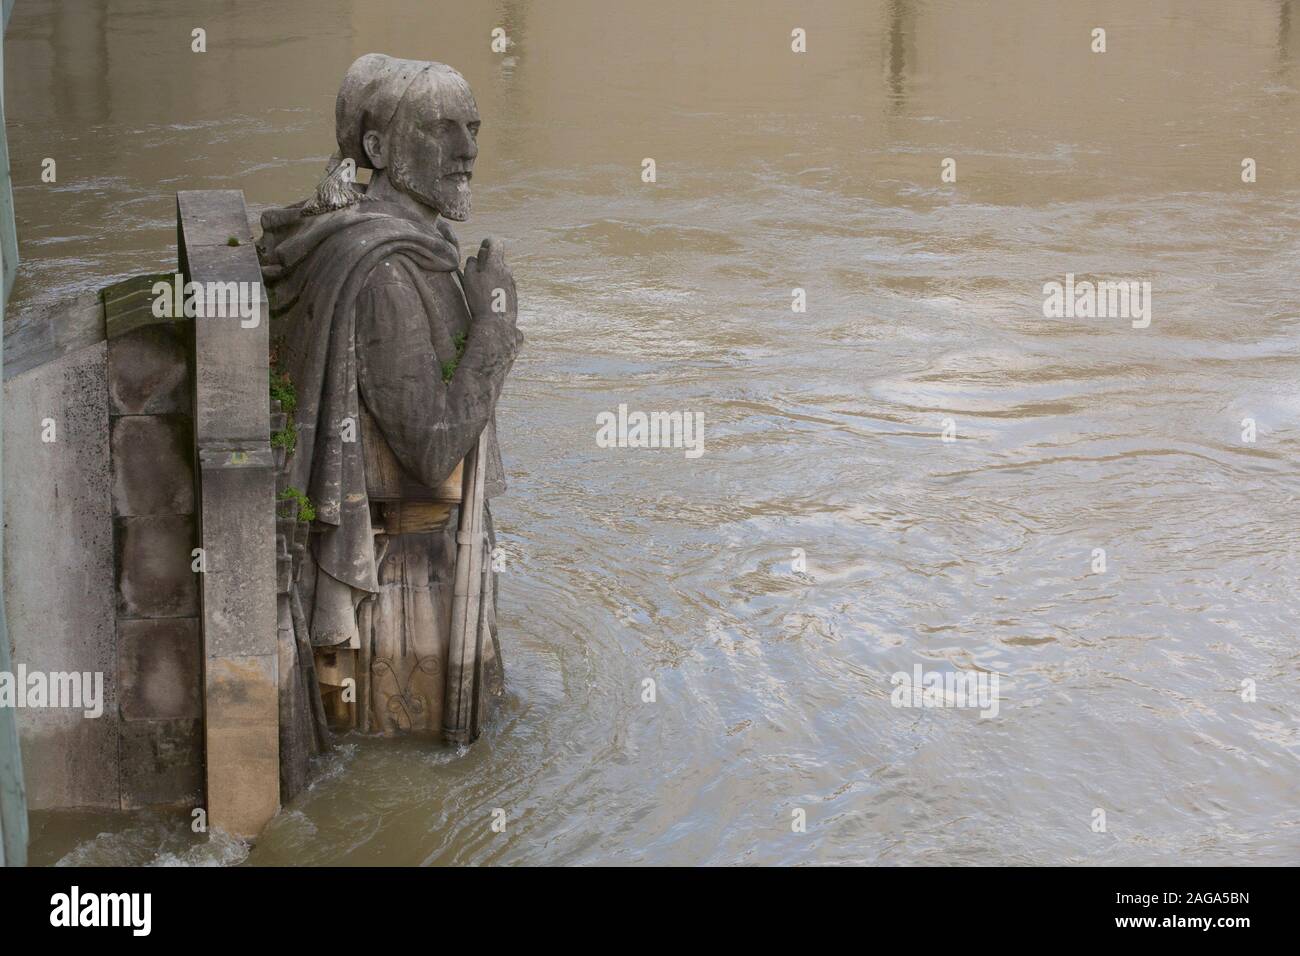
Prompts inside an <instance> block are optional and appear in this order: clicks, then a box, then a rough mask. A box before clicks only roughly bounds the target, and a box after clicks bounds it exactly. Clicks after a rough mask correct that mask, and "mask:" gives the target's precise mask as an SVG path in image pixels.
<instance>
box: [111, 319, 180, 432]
mask: <svg viewBox="0 0 1300 956" xmlns="http://www.w3.org/2000/svg"><path fill="white" fill-rule="evenodd" d="M187 334H188V333H187V331H186V329H185V327H184V326H183V325H182V324H180V323H175V322H156V323H154V324H151V325H144V326H140V327H138V328H134V329H131V330H130V331H128V332H124V333H122V334H121V335H114V336H112V337H111V338H110V339H109V341H108V362H109V365H108V371H109V375H108V394H109V400H110V402H111V405H110V409H111V411H112V414H114V415H156V414H162V413H185V414H188V413H189V411H190V367H189V361H188V358H187V354H186V353H187V350H188V343H187V341H186V337H187Z"/></svg>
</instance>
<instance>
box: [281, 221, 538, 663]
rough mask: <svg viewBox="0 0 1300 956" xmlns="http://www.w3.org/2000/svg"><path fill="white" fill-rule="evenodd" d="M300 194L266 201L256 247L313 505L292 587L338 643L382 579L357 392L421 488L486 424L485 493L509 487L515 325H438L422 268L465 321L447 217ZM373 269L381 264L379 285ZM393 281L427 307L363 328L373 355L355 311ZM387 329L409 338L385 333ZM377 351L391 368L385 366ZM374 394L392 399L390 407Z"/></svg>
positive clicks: (407, 298) (296, 467)
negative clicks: (424, 218) (287, 200)
mask: <svg viewBox="0 0 1300 956" xmlns="http://www.w3.org/2000/svg"><path fill="white" fill-rule="evenodd" d="M302 206H303V204H301V203H300V204H297V205H295V206H290V207H286V208H284V209H275V210H270V211H267V212H265V213H263V215H262V228H263V240H262V242H261V243H260V244H259V252H260V253H261V256H262V271H263V277H264V279H265V281H266V283H267V296H268V299H269V301H270V304H271V314H272V335H273V341H275V343H276V349H277V355H276V358H277V363H278V365H279V367H280V368H281V369H282V370H283V371H285V372H287V373H288V374H289V377H290V379H291V381H292V383H293V386H294V388H295V390H296V393H297V407H296V410H295V412H294V423H295V427H296V430H297V444H296V449H295V451H294V453H293V456H292V458H291V460H290V462H289V468H290V484H291V485H292V486H293V487H295V488H298V489H301V490H303V491H305V492H306V494H307V495H308V497H309V498H310V500H311V502H312V505H313V506H314V507H315V510H316V520H315V524H314V525H313V534H312V536H311V537H312V546H311V548H310V549H309V550H310V555H309V557H310V558H312V559H314V560H313V562H311V563H314V565H315V567H314V569H313V568H311V567H310V563H309V565H308V567H305V568H304V573H303V576H302V577H303V578H304V579H305V580H303V581H302V582H301V587H300V592H301V593H302V595H303V606H304V610H305V611H306V613H307V614H308V615H309V616H310V617H309V628H310V633H311V640H312V643H313V644H316V645H335V644H341V643H344V642H346V641H349V640H350V639H353V638H355V637H356V634H357V630H356V627H357V625H356V617H355V608H356V605H357V603H358V602H359V601H360V600H361V599H362V598H364V597H365V596H366V595H367V594H372V593H377V592H378V590H379V584H378V581H377V574H376V565H375V557H376V556H375V544H374V531H373V528H372V525H371V509H370V501H369V498H368V495H367V492H366V476H365V467H364V455H363V451H362V442H361V436H360V434H359V432H360V428H361V421H362V416H361V403H362V401H363V397H362V392H363V391H366V392H367V398H369V396H370V394H371V393H373V395H374V397H375V399H376V400H379V399H382V400H383V401H382V402H378V401H376V402H370V403H368V404H370V406H371V407H370V412H371V413H372V415H374V420H375V421H376V422H377V424H378V427H379V428H380V430H381V431H382V432H383V434H384V437H385V438H386V439H387V440H388V443H389V445H390V447H391V448H392V450H393V452H394V454H395V456H396V458H397V460H398V461H399V462H400V463H401V464H402V465H403V467H404V468H405V469H406V470H407V471H408V473H409V474H411V475H412V476H413V477H414V478H415V479H416V480H417V481H419V482H422V483H423V484H424V485H426V486H428V487H434V486H436V485H437V484H439V483H440V482H441V481H443V480H444V479H445V478H446V477H447V476H448V475H449V474H450V473H451V471H452V470H453V469H454V467H455V465H456V463H457V462H459V461H460V459H461V458H463V457H464V455H465V454H466V453H467V452H468V451H469V449H470V448H471V447H472V446H473V444H474V442H475V441H476V440H477V438H478V434H479V431H480V430H481V429H483V428H484V427H486V428H487V429H488V438H489V441H488V453H489V454H488V471H487V476H486V495H487V496H488V497H492V496H494V495H496V494H500V493H501V492H503V491H504V490H505V481H504V476H503V469H502V467H501V457H500V451H499V449H498V447H497V443H496V429H495V412H494V408H495V402H496V399H497V396H498V395H499V392H500V388H501V383H502V382H503V380H504V377H505V374H506V372H507V371H508V370H509V368H510V365H511V364H512V363H513V361H514V357H515V355H516V354H517V352H518V348H519V346H520V344H521V342H522V339H523V337H522V335H521V334H520V333H519V332H518V331H517V330H515V329H514V328H512V327H510V326H509V325H508V324H507V323H506V322H505V321H504V319H502V318H500V317H497V316H492V315H489V316H485V317H481V318H476V319H473V320H471V321H468V327H467V328H466V329H448V328H445V324H446V323H445V322H444V321H443V320H442V315H443V314H445V313H446V312H447V309H446V306H445V305H443V304H440V299H439V295H438V290H437V289H435V288H433V287H431V283H430V277H431V276H433V277H436V276H437V275H438V274H440V273H450V274H451V276H450V277H449V278H452V279H453V280H454V282H455V286H454V288H455V290H456V295H457V297H458V301H459V302H460V303H461V306H462V311H463V313H464V316H465V317H466V320H468V309H467V308H464V307H463V302H464V299H463V293H461V291H460V290H461V284H460V279H461V275H460V272H459V262H460V253H459V247H458V245H457V243H456V238H455V236H454V234H453V233H452V232H451V229H450V227H449V226H447V224H446V222H445V221H443V220H439V221H438V224H437V228H436V229H432V228H430V227H429V226H428V225H426V224H424V223H422V222H418V221H416V220H414V219H412V218H409V216H408V213H407V212H406V210H404V209H402V208H401V207H400V206H396V205H394V204H390V203H381V202H371V201H362V202H361V203H359V204H355V205H352V206H348V207H345V208H343V209H339V210H336V211H332V212H327V213H324V214H321V215H304V214H303V211H302ZM376 270H382V272H381V273H379V275H380V276H381V277H383V282H382V283H381V284H380V285H377V284H376V281H375V279H374V274H375V273H376ZM389 288H392V289H397V290H398V291H400V292H402V293H403V296H402V297H401V298H400V299H394V300H392V302H393V303H400V308H401V309H402V310H410V309H415V310H419V311H422V312H423V313H424V314H423V315H422V316H410V315H399V316H389V315H384V316H383V318H385V319H388V320H392V321H394V322H396V323H397V324H398V325H400V326H401V329H400V330H399V331H398V332H388V331H384V332H381V333H374V334H372V336H371V338H372V340H374V338H375V335H379V336H380V344H382V345H384V346H386V347H387V352H385V351H384V349H383V348H379V347H376V349H375V353H376V355H378V356H379V364H378V366H377V363H376V361H375V360H374V359H372V360H370V361H369V362H368V363H367V362H365V361H364V357H359V355H358V340H357V316H358V310H359V303H360V302H361V301H362V299H363V296H364V297H366V301H370V300H371V299H372V298H373V296H370V295H367V293H373V292H375V291H376V290H377V289H380V290H382V289H389ZM412 290H414V294H412ZM443 292H444V294H445V292H446V289H445V288H444V289H443ZM444 301H445V300H444ZM372 308H373V306H372ZM379 308H380V311H381V312H384V311H385V307H384V306H383V305H381V306H380V307H379ZM395 308H398V306H397V305H392V306H391V307H390V308H389V309H388V310H387V311H392V309H395ZM395 327H396V326H395ZM456 332H464V333H465V334H466V335H467V338H466V341H465V348H464V355H463V356H462V357H461V358H460V364H459V365H458V366H457V369H456V373H455V377H454V378H453V383H452V384H450V385H448V384H446V383H444V382H443V381H442V378H441V376H440V375H439V374H438V370H439V368H440V367H441V363H443V362H447V361H449V360H452V359H455V358H456V346H455V344H454V343H453V337H454V335H455V333H456ZM392 335H400V336H402V337H403V338H405V339H407V340H408V341H403V342H399V343H394V342H391V341H386V342H385V341H383V338H384V337H385V336H387V337H391V336H392ZM394 346H396V350H394ZM423 353H430V354H428V355H427V356H426V357H425V358H426V360H425V361H424V362H423V363H422V364H421V363H412V362H410V361H407V360H406V357H407V356H416V357H420V356H422V355H423ZM385 356H386V357H387V358H386V360H387V361H388V363H389V364H391V365H393V366H397V367H393V368H385V367H383V364H382V363H383V362H384V361H385ZM363 366H364V367H363ZM430 369H431V370H432V371H431V372H430V371H429V370H430ZM417 370H422V371H418V372H417ZM363 379H364V380H365V381H366V388H365V389H363V388H362V387H361V385H360V383H361V381H362V380H363ZM376 404H378V405H379V406H380V407H376ZM384 407H386V408H388V409H389V410H390V415H389V416H388V419H387V420H385V416H384V414H383V408H384ZM349 423H352V424H351V430H350V431H349ZM349 439H351V440H349Z"/></svg>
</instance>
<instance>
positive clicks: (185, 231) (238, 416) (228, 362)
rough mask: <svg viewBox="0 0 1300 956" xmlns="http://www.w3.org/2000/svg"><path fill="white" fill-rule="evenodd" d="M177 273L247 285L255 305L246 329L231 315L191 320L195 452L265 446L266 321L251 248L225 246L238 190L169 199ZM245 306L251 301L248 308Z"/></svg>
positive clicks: (237, 216)
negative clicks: (228, 445) (217, 444)
mask: <svg viewBox="0 0 1300 956" xmlns="http://www.w3.org/2000/svg"><path fill="white" fill-rule="evenodd" d="M176 202H177V210H178V215H179V217H180V219H179V231H180V240H181V249H180V255H181V266H182V270H183V271H184V273H185V276H186V278H187V279H189V280H192V281H194V282H198V283H228V282H238V283H247V284H248V285H247V288H248V289H249V290H250V292H251V293H252V295H253V296H254V297H255V298H256V302H257V308H258V316H259V318H258V321H257V324H256V325H252V326H250V327H247V328H246V327H245V326H244V323H245V321H248V322H251V321H252V320H251V319H248V320H243V319H241V318H240V317H239V316H238V315H234V316H229V315H228V316H225V317H216V316H207V317H204V318H196V319H194V320H192V327H193V330H194V349H195V356H196V362H195V370H194V371H195V397H196V399H195V400H196V407H195V410H194V432H195V436H196V438H197V440H198V443H199V444H200V445H203V444H206V443H208V442H210V441H231V442H235V441H242V442H250V443H256V442H264V441H267V439H268V436H269V435H270V408H269V405H268V401H267V380H268V376H269V372H270V353H269V342H270V339H269V334H268V325H269V316H268V310H267V307H266V295H265V292H264V291H263V290H262V272H261V268H260V266H259V265H258V261H257V252H256V250H255V249H254V247H253V245H252V244H251V241H249V242H244V241H243V240H242V239H241V245H239V246H230V245H228V244H227V243H228V241H229V237H230V236H232V235H233V236H242V235H243V232H234V231H230V230H233V229H234V228H235V224H236V223H238V222H240V221H241V219H242V220H243V221H244V226H243V230H244V231H247V228H248V226H247V211H246V209H245V207H244V197H243V193H241V192H239V191H237V190H203V191H183V192H179V193H177V194H176ZM251 301H252V300H251V299H250V302H251Z"/></svg>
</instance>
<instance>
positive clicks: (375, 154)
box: [361, 129, 388, 169]
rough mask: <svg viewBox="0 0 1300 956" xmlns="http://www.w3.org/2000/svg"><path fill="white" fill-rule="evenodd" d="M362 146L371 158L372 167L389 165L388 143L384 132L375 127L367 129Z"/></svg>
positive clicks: (381, 167) (379, 167) (380, 167)
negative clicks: (374, 128) (376, 129)
mask: <svg viewBox="0 0 1300 956" xmlns="http://www.w3.org/2000/svg"><path fill="white" fill-rule="evenodd" d="M361 146H362V148H363V149H365V151H366V157H367V158H368V159H369V160H370V168H371V169H383V168H384V167H385V166H387V165H388V143H387V142H386V137H385V136H384V135H383V134H382V133H379V132H377V131H375V130H373V129H368V130H366V133H365V135H364V136H362V137H361Z"/></svg>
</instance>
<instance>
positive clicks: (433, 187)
mask: <svg viewBox="0 0 1300 956" xmlns="http://www.w3.org/2000/svg"><path fill="white" fill-rule="evenodd" d="M425 168H427V167H425ZM388 180H389V182H391V183H392V184H393V185H394V186H395V187H396V188H397V189H400V190H401V191H402V192H404V193H406V194H407V195H408V196H413V197H415V198H416V199H418V200H419V201H420V202H422V203H424V204H425V205H426V206H429V207H431V208H432V209H435V210H437V212H438V213H439V214H440V215H442V216H445V217H446V218H448V219H450V220H452V221H453V222H464V221H465V220H466V219H468V218H469V209H470V190H469V181H468V180H465V179H447V178H445V177H443V176H442V175H440V174H439V173H438V172H437V171H436V170H435V171H434V173H433V175H429V174H427V173H426V174H424V175H421V174H420V173H412V172H410V170H409V169H408V168H407V166H406V164H405V163H403V162H400V161H394V162H393V164H392V166H390V167H389V170H388Z"/></svg>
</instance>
